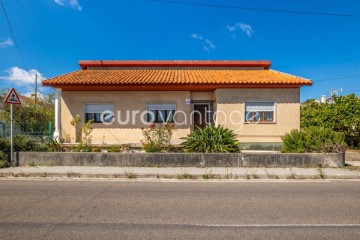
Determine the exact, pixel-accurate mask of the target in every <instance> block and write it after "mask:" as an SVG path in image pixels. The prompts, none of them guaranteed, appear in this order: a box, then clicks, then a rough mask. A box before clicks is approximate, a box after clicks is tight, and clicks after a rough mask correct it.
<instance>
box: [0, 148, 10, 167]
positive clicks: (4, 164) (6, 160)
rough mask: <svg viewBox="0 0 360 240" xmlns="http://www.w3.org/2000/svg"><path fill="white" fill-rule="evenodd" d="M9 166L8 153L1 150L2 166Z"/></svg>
mask: <svg viewBox="0 0 360 240" xmlns="http://www.w3.org/2000/svg"><path fill="white" fill-rule="evenodd" d="M6 167H9V162H8V158H7V156H6V154H5V153H4V152H2V151H0V168H6Z"/></svg>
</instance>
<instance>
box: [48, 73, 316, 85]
mask: <svg viewBox="0 0 360 240" xmlns="http://www.w3.org/2000/svg"><path fill="white" fill-rule="evenodd" d="M311 83H312V82H311V80H308V79H304V78H300V77H296V76H292V75H289V74H285V73H281V72H278V71H274V70H244V69H241V70H237V69H220V70H219V69H214V70H212V69H184V70H182V69H169V70H166V69H162V70H159V69H138V70H132V69H130V70H128V69H127V70H107V69H106V70H79V71H76V72H72V73H68V74H65V75H62V76H58V77H55V78H51V79H48V80H45V81H43V85H44V86H64V85H83V86H84V85H92V86H104V85H107V86H109V85H118V86H119V85H120V86H129V85H132V86H136V85H140V86H144V85H145V86H150V85H204V86H205V85H223V84H230V85H239V87H241V86H244V85H248V84H251V85H254V84H255V85H261V84H266V85H269V84H271V85H278V84H286V85H299V86H302V85H311Z"/></svg>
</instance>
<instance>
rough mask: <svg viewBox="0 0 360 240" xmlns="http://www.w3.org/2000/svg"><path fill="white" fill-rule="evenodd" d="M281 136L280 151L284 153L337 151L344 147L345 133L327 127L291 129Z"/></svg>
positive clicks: (343, 149)
mask: <svg viewBox="0 0 360 240" xmlns="http://www.w3.org/2000/svg"><path fill="white" fill-rule="evenodd" d="M281 138H282V140H283V143H284V144H283V147H282V149H281V151H282V152H286V153H305V152H318V153H338V152H344V151H345V148H346V143H345V135H344V134H343V133H339V132H335V131H333V130H331V129H329V128H319V127H308V128H305V129H303V130H301V131H299V130H292V131H291V132H290V133H287V134H285V135H284V136H282V137H281Z"/></svg>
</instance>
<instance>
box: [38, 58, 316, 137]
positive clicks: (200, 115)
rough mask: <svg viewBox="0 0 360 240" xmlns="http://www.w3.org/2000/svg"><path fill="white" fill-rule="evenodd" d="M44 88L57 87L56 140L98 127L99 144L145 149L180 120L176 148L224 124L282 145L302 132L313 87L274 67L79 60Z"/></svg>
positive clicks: (245, 63) (247, 63) (259, 63)
mask: <svg viewBox="0 0 360 240" xmlns="http://www.w3.org/2000/svg"><path fill="white" fill-rule="evenodd" d="M79 64H80V67H81V69H80V70H77V71H75V72H71V73H66V74H64V75H61V76H58V77H54V78H51V79H48V80H45V81H43V82H42V84H43V85H44V86H50V87H53V88H55V90H56V91H55V115H56V116H55V118H56V119H55V134H54V135H55V137H62V138H64V139H66V141H67V142H74V141H75V139H76V130H75V128H74V126H72V125H71V124H70V122H71V120H72V119H73V118H75V117H76V115H79V116H80V117H81V118H82V119H83V121H88V120H93V124H92V126H93V132H92V140H93V143H101V142H102V141H105V142H106V143H139V142H140V140H141V139H142V130H141V128H143V127H147V126H148V125H149V124H150V123H155V124H156V123H159V122H167V121H173V122H175V124H176V128H177V130H176V131H175V133H174V135H173V143H174V144H176V143H180V142H181V141H182V140H181V139H180V138H181V137H184V136H186V135H187V134H189V133H190V132H191V131H194V129H196V127H200V128H202V127H204V126H205V125H206V124H222V125H224V126H225V127H228V128H230V129H233V130H234V132H235V133H236V134H237V135H238V139H239V140H240V142H242V143H262V142H267V143H272V142H275V143H276V142H281V138H280V137H281V136H282V135H284V134H285V133H287V132H290V131H291V130H292V129H299V128H300V87H302V86H310V85H311V84H312V82H311V80H308V79H304V78H301V77H297V76H293V75H289V74H286V73H282V72H278V71H275V70H271V69H270V66H271V61H80V62H79Z"/></svg>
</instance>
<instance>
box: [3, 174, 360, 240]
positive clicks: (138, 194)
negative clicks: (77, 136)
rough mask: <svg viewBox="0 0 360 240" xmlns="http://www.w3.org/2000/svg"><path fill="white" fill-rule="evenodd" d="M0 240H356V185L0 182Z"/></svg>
mask: <svg viewBox="0 0 360 240" xmlns="http://www.w3.org/2000/svg"><path fill="white" fill-rule="evenodd" d="M0 200H1V201H0V238H1V239H4V240H5V239H16V240H18V239H41V240H42V239H61V240H64V239H277V240H280V239H360V182H359V181H343V182H331V181H329V182H326V181H323V182H321V181H320V182H136V180H135V181H133V182H132V181H108V180H107V181H93V180H69V181H68V180H31V179H29V180H9V179H3V180H0Z"/></svg>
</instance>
